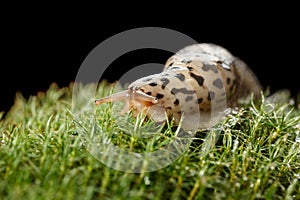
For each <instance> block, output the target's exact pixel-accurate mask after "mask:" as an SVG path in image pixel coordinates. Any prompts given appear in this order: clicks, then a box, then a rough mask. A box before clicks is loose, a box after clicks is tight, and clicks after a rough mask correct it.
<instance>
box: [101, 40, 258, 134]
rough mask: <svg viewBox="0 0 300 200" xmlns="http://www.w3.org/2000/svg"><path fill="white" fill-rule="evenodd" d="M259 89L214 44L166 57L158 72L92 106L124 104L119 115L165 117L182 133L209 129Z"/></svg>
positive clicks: (245, 71)
mask: <svg viewBox="0 0 300 200" xmlns="http://www.w3.org/2000/svg"><path fill="white" fill-rule="evenodd" d="M260 91H261V86H260V83H259V81H258V80H257V78H256V76H255V75H254V73H253V72H252V71H251V70H250V69H249V68H248V66H247V65H246V64H245V63H244V62H243V61H242V60H240V59H239V58H237V57H234V56H233V55H232V54H231V53H230V52H228V51H227V50H226V49H224V48H222V47H220V46H218V45H215V44H207V43H202V44H195V45H191V46H187V47H185V48H183V49H182V50H180V51H178V52H177V53H176V54H175V55H173V56H172V57H170V58H169V59H168V60H167V62H166V64H165V67H164V70H163V72H161V73H159V74H154V75H151V76H147V77H143V78H141V79H138V80H136V81H134V82H133V83H131V84H130V85H129V86H128V89H127V90H125V91H122V92H119V93H116V94H113V95H111V96H108V97H104V98H102V99H98V100H96V101H95V102H96V104H102V103H106V102H113V101H124V102H125V107H124V109H123V112H126V111H129V110H133V111H134V113H136V114H137V113H139V112H145V113H146V114H147V116H149V118H151V119H152V120H154V121H155V122H163V121H165V120H166V115H167V116H169V117H173V118H174V120H175V123H177V124H178V123H179V122H180V120H181V118H182V117H183V119H185V120H184V122H183V123H182V127H183V128H185V129H201V128H207V127H210V126H212V125H213V124H214V123H215V121H216V120H218V119H219V116H220V115H221V113H224V110H225V109H226V108H227V107H228V106H229V107H232V106H236V105H237V100H238V99H239V98H242V97H246V96H248V95H249V94H251V93H253V94H254V96H255V97H257V98H258V97H259V96H260Z"/></svg>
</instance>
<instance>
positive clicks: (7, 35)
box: [0, 5, 300, 111]
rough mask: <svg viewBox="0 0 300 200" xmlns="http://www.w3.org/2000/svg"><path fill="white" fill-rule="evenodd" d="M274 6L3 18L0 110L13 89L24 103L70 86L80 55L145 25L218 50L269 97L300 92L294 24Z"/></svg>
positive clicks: (137, 58) (147, 58) (128, 63)
mask: <svg viewBox="0 0 300 200" xmlns="http://www.w3.org/2000/svg"><path fill="white" fill-rule="evenodd" d="M245 7H247V6H244V7H243V8H245ZM279 7H280V8H278V9H276V10H274V9H272V8H269V7H265V8H260V9H258V10H255V9H250V10H249V11H246V10H243V9H242V10H241V9H236V8H232V9H231V10H228V9H225V8H221V9H219V10H218V11H217V10H214V9H212V8H210V9H208V11H206V12H205V13H203V10H197V11H193V12H184V13H183V12H172V9H170V10H166V11H168V12H167V13H165V14H164V13H162V14H161V15H160V16H153V12H152V13H150V12H148V13H144V12H140V13H134V15H133V17H130V16H127V17H125V15H122V14H120V15H119V16H114V18H111V17H110V16H109V15H107V14H101V15H100V13H102V11H103V9H102V10H98V11H91V13H93V14H94V15H86V14H83V13H82V12H81V11H80V10H79V11H76V12H72V13H71V14H69V13H67V14H66V11H65V10H61V11H57V10H51V9H50V11H44V10H39V11H36V10H33V11H30V12H27V11H26V12H25V13H24V12H21V13H19V12H13V13H9V14H7V15H5V18H4V19H5V20H4V23H3V24H2V28H1V29H2V36H1V44H2V45H1V49H2V53H1V54H2V59H1V61H2V63H1V69H0V76H1V77H0V81H1V82H0V91H1V92H0V111H1V110H2V111H8V110H9V108H10V107H11V106H12V104H13V101H14V97H15V93H16V92H17V91H19V92H21V93H22V94H23V95H24V96H25V97H26V98H28V97H29V96H30V95H35V94H36V93H37V92H38V91H46V89H47V88H48V87H49V85H50V84H51V83H52V82H56V83H57V84H58V85H59V86H60V87H63V86H67V85H68V84H69V83H70V82H71V81H74V80H75V77H76V74H77V71H78V69H79V67H80V65H81V63H82V62H83V60H84V59H85V57H86V56H87V55H88V54H89V52H90V51H91V50H92V49H93V48H95V47H96V46H97V45H98V44H99V43H101V42H102V41H103V40H105V39H107V38H109V37H110V36H113V35H115V34H117V33H120V32H122V31H125V30H128V29H132V28H138V27H148V26H154V27H165V28H170V29H174V30H177V31H180V32H181V33H184V34H186V35H188V36H190V37H192V38H193V39H195V40H196V41H198V42H199V43H201V42H211V43H215V44H219V45H221V46H223V47H225V48H227V49H228V50H229V51H231V52H232V53H233V54H234V55H236V56H238V57H240V58H241V59H242V60H244V61H245V62H246V63H247V64H248V65H249V66H250V67H251V68H252V69H253V71H254V72H255V73H256V74H257V76H258V78H259V80H260V81H261V83H262V85H263V86H264V87H267V86H270V87H271V91H276V90H278V89H283V88H288V89H290V90H291V91H292V93H293V95H296V93H297V92H298V91H299V88H300V87H299V83H300V81H299V73H298V68H299V59H298V58H299V55H298V52H299V46H298V45H299V40H298V36H299V35H300V34H299V31H298V27H297V26H298V25H299V23H298V24H297V22H298V21H299V20H297V16H296V13H295V12H293V11H291V10H290V11H289V10H287V11H288V12H287V13H286V14H282V13H283V12H284V10H286V9H287V8H283V7H281V5H280V6H279ZM182 9H185V8H182ZM104 10H105V9H104ZM152 11H153V10H152ZM141 14H143V17H145V18H142V16H141ZM169 56H170V55H169V54H168V53H162V52H159V51H157V52H155V51H152V50H149V51H147V50H145V51H139V52H136V54H134V53H133V54H129V55H127V56H122V58H120V59H119V60H117V61H116V62H114V63H113V64H112V66H110V68H114V69H115V67H118V66H119V65H120V64H122V67H123V68H124V67H127V68H128V69H129V68H130V67H134V66H136V65H137V64H143V63H148V62H161V63H164V62H165V61H166V60H167V58H168V57H169ZM116 71H117V70H115V73H116ZM106 74H107V75H106V76H107V77H105V78H108V79H110V80H111V81H113V80H114V79H117V78H118V77H119V75H118V74H114V75H112V74H109V73H106Z"/></svg>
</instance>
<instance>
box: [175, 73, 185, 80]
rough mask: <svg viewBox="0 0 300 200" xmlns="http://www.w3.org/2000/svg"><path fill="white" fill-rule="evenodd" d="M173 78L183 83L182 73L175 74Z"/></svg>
mask: <svg viewBox="0 0 300 200" xmlns="http://www.w3.org/2000/svg"><path fill="white" fill-rule="evenodd" d="M175 77H176V78H178V79H179V80H181V81H184V80H185V76H184V75H183V74H182V73H178V74H176V75H175Z"/></svg>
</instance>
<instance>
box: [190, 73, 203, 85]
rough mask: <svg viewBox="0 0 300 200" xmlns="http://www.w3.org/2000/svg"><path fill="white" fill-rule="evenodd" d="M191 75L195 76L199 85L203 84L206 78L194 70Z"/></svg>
mask: <svg viewBox="0 0 300 200" xmlns="http://www.w3.org/2000/svg"><path fill="white" fill-rule="evenodd" d="M190 75H191V77H192V78H194V79H195V80H196V81H197V83H198V85H199V86H203V82H204V78H203V77H202V76H198V75H196V74H194V73H192V72H190Z"/></svg>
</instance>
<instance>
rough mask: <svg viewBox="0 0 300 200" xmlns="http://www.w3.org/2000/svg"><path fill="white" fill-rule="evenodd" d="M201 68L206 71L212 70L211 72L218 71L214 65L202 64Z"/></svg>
mask: <svg viewBox="0 0 300 200" xmlns="http://www.w3.org/2000/svg"><path fill="white" fill-rule="evenodd" d="M202 69H203V70H204V71H206V72H207V71H209V70H212V71H213V72H215V73H218V69H217V68H216V66H214V65H204V66H203V67H202Z"/></svg>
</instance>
